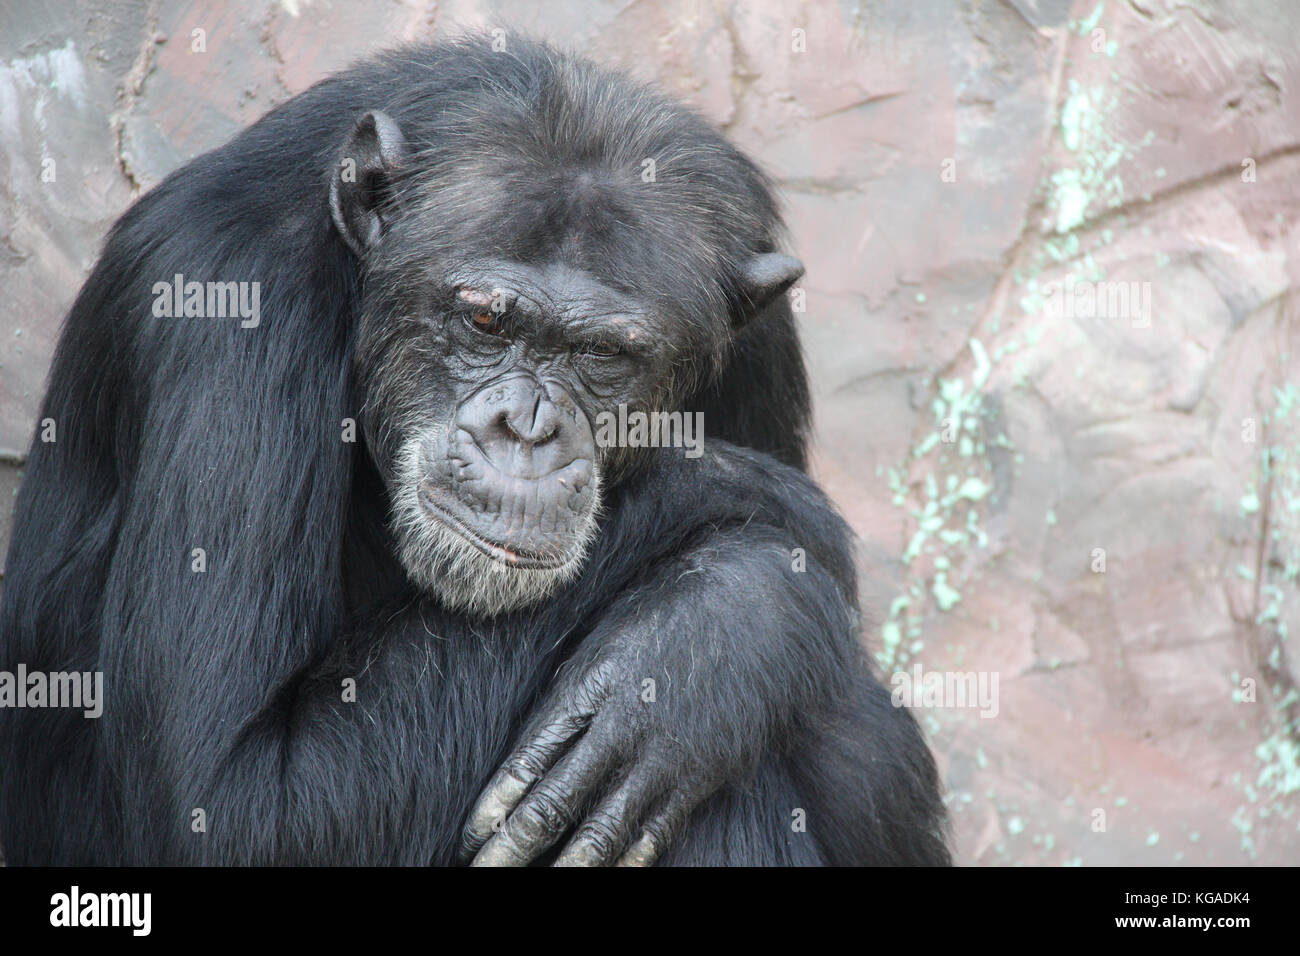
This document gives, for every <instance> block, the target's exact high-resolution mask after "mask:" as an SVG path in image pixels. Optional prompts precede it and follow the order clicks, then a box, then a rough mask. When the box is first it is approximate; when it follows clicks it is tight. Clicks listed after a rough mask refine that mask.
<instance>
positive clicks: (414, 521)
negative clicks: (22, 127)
mask: <svg viewBox="0 0 1300 956" xmlns="http://www.w3.org/2000/svg"><path fill="white" fill-rule="evenodd" d="M780 229H781V227H780V220H779V217H778V214H777V211H776V208H775V206H774V202H773V198H772V194H771V191H770V188H769V185H768V184H767V182H766V181H765V179H764V177H763V176H762V175H761V174H760V173H759V171H758V170H757V169H756V168H755V167H754V165H753V164H751V162H750V161H748V160H747V159H746V158H745V157H744V156H742V155H741V154H740V153H739V152H738V151H737V150H736V149H735V148H734V147H733V146H731V145H730V144H729V143H728V142H727V141H726V140H725V139H724V138H723V137H722V136H721V135H720V134H719V133H718V132H717V131H716V130H715V129H713V128H712V127H711V126H710V125H709V124H707V123H706V122H705V121H703V120H702V119H700V118H699V117H698V116H696V115H695V114H694V113H692V112H690V111H689V110H687V109H685V108H683V107H681V106H678V105H676V104H673V103H672V102H670V101H668V100H666V99H665V98H663V97H662V96H661V95H659V94H657V93H655V92H653V91H652V90H650V89H647V88H644V87H642V86H640V85H637V84H635V83H633V82H631V81H630V80H627V79H625V78H623V77H620V76H618V75H616V74H613V73H610V72H607V71H606V70H604V69H601V68H599V67H597V66H595V65H593V64H591V63H589V62H586V61H583V60H581V59H577V58H574V57H571V56H568V55H565V54H563V53H560V52H557V51H556V50H554V49H552V48H551V47H549V46H547V45H544V44H541V43H536V42H532V41H525V40H522V39H515V38H511V39H510V41H509V43H508V44H507V49H505V50H504V51H501V50H494V49H493V48H492V43H491V42H490V41H489V40H487V39H484V38H478V37H468V38H464V39H462V40H459V41H455V42H444V43H440V44H434V45H418V46H410V47H406V48H403V49H399V50H397V51H395V52H390V53H387V54H384V55H380V56H378V57H375V58H373V59H370V60H369V61H367V62H363V63H361V64H360V65H358V66H356V67H354V68H352V69H350V70H348V71H346V72H344V73H341V74H339V75H337V76H334V77H332V78H329V79H326V80H325V81H323V82H321V83H319V84H318V85H316V86H314V87H312V88H311V89H309V90H307V91H306V92H304V93H303V94H301V95H300V96H297V97H295V98H294V99H292V100H290V101H289V102H287V103H285V104H283V105H282V106H280V107H278V108H277V109H275V110H273V111H271V112H270V113H269V114H267V115H266V116H265V117H264V118H263V119H262V120H260V121H259V122H257V123H256V124H255V125H253V126H252V127H250V128H249V129H247V130H245V131H244V132H243V133H242V134H241V135H239V136H238V137H237V138H236V139H234V140H233V141H232V142H231V143H229V144H228V145H226V146H224V147H222V148H220V149H216V150H214V151H212V152H210V153H207V154H206V155H203V156H200V157H198V158H197V159H195V160H194V161H192V162H190V163H189V164H187V165H186V166H184V167H183V168H181V169H179V170H178V171H176V172H175V173H173V174H172V175H171V176H169V177H168V178H167V179H166V180H165V181H163V182H162V183H161V184H160V185H159V186H157V187H156V188H155V189H153V190H152V191H150V192H149V193H148V194H147V195H145V196H144V197H143V198H141V199H140V200H139V201H138V202H137V203H136V204H135V205H134V206H133V207H132V208H131V209H130V210H129V211H128V212H127V213H126V214H125V215H124V216H123V217H122V219H121V220H120V221H119V222H118V223H117V225H116V226H115V227H114V228H113V230H112V232H111V234H110V235H109V237H108V240H107V244H106V246H105V248H104V251H103V254H102V256H101V258H100V260H99V262H98V264H97V265H96V266H95V268H94V271H93V272H92V274H91V276H90V278H89V279H88V280H87V282H86V284H85V286H84V287H83V288H82V290H81V292H80V294H79V296H78V297H77V299H76V302H75V304H74V305H73V307H72V311H71V314H70V315H69V316H68V319H67V324H66V328H65V330H64V332H63V335H62V338H61V340H60V342H59V345H58V348H57V351H56V354H55V357H54V363H53V368H52V371H51V374H50V380H49V387H48V393H47V395H46V397H45V400H44V405H43V406H42V410H41V412H40V419H41V421H42V423H43V425H44V426H45V428H44V429H43V430H42V431H41V432H40V433H39V434H38V438H37V440H36V441H34V443H33V447H32V452H31V456H30V460H29V464H28V467H27V470H26V475H25V481H24V484H23V488H22V493H21V495H20V498H19V502H18V507H17V518H16V524H15V529H14V535H13V541H12V545H11V550H10V555H9V560H8V579H7V581H6V582H5V588H6V591H5V595H4V606H3V612H2V615H0V668H3V669H4V670H7V671H9V672H14V671H15V668H16V667H17V666H18V665H19V664H22V665H24V666H25V668H26V672H27V673H29V674H30V673H35V672H44V673H49V672H98V673H102V675H103V681H104V698H105V699H104V704H103V713H102V716H100V717H99V718H97V719H87V718H86V717H84V716H83V714H82V712H81V711H80V710H70V709H66V708H62V709H60V708H40V707H24V708H21V709H19V708H12V707H6V708H3V709H0V766H3V768H4V772H3V775H2V776H0V836H2V838H3V843H4V849H5V852H6V854H7V857H8V860H9V862H11V863H15V864H32V863H46V864H72V863H80V864H175V863H179V864H205V863H213V864H271V863H277V864H278V863H298V864H316V863H346V864H451V863H455V862H457V861H461V862H466V861H471V860H472V861H473V862H475V863H479V864H492V863H497V864H501V863H511V864H523V863H534V862H555V863H558V864H582V865H592V864H615V863H618V864H633V865H644V864H649V863H663V864H750V865H753V864H817V863H828V864H846V863H883V864H895V863H897V864H913V863H922V864H930V863H936V864H937V863H946V862H948V851H947V849H946V846H945V840H944V823H943V810H942V804H941V801H940V799H939V794H938V782H937V775H936V772H935V767H934V764H933V761H932V759H931V757H930V754H929V752H928V750H927V748H926V746H925V743H924V741H923V739H922V737H921V734H920V733H919V731H918V729H917V727H916V724H915V722H914V720H913V719H912V717H911V716H910V715H909V714H908V713H907V712H906V711H904V710H899V709H895V708H894V707H892V706H891V704H890V699H889V694H888V692H887V691H886V690H885V689H884V688H883V687H882V686H881V685H880V684H879V683H878V682H877V681H876V680H875V679H874V678H873V677H872V675H871V673H870V671H869V668H868V664H867V661H866V659H865V655H864V652H863V650H862V648H861V645H860V643H859V637H860V631H861V624H860V621H859V615H858V611H857V606H856V597H855V592H856V587H855V574H854V569H853V558H852V548H851V540H850V535H849V533H848V532H847V530H846V527H845V525H844V524H843V522H842V521H841V520H840V519H839V518H838V517H837V516H836V514H835V513H834V511H833V510H832V508H831V507H830V505H829V504H828V502H827V500H826V499H825V497H824V496H823V495H822V493H821V492H820V491H819V490H818V489H817V488H816V487H815V486H814V485H813V484H812V483H811V482H810V481H809V479H808V478H807V476H806V475H805V474H804V471H803V468H804V464H805V444H806V434H807V423H808V407H809V399H808V384H807V381H806V377H805V371H804V367H803V362H802V359H801V356H800V352H799V346H798V341H797V338H796V334H795V328H794V323H793V319H792V316H791V311H790V308H789V306H788V304H787V302H786V297H785V293H786V291H787V290H788V289H789V288H790V287H791V285H792V283H794V282H795V281H796V280H797V279H798V278H799V276H800V275H801V273H802V266H801V265H800V264H799V262H798V261H797V260H796V259H794V258H792V257H791V256H789V255H786V254H784V253H782V252H780V251H779V248H778V247H779V243H780V239H781V235H780ZM647 422H649V423H650V424H649V427H646V423H647ZM701 422H702V424H703V428H704V430H703V432H702V433H701V432H700V431H699V430H698V428H694V427H693V423H701ZM628 423H632V425H631V427H628ZM47 432H48V434H47ZM692 436H693V437H692ZM50 438H52V439H53V440H48V439H50ZM660 439H664V440H660ZM674 444H676V445H677V446H678V447H673V445H674ZM20 692H21V688H20Z"/></svg>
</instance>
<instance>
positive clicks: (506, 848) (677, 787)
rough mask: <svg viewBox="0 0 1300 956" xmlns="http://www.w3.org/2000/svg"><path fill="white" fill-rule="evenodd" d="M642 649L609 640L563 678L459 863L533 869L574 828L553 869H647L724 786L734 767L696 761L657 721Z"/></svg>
mask: <svg viewBox="0 0 1300 956" xmlns="http://www.w3.org/2000/svg"><path fill="white" fill-rule="evenodd" d="M643 649H644V647H643V646H641V645H638V644H637V643H636V642H632V641H628V642H620V643H615V644H614V645H606V646H605V648H604V649H603V651H604V653H603V656H602V657H601V658H600V659H598V660H597V661H596V662H595V663H593V664H590V665H588V666H587V667H585V668H584V669H581V670H578V669H571V670H569V671H568V672H567V673H566V674H564V675H563V676H562V677H561V678H560V681H559V683H558V684H557V685H556V687H555V688H554V689H553V691H552V692H551V694H550V696H549V698H548V699H547V701H546V703H545V704H544V705H543V706H542V708H541V709H540V710H539V711H538V716H537V717H535V718H534V720H533V721H532V722H531V723H530V725H529V726H528V728H527V730H526V731H525V732H524V735H523V738H522V743H521V744H520V745H519V746H518V747H517V748H516V749H515V751H514V753H513V754H511V756H510V758H509V759H508V760H507V761H506V762H505V764H504V765H503V766H502V767H501V769H500V770H499V771H497V773H496V775H495V777H494V778H493V779H492V782H491V783H490V784H489V785H488V788H487V790H486V791H485V792H484V793H483V795H482V796H481V797H480V798H479V801H478V804H477V805H476V806H475V808H474V810H473V812H472V813H471V814H470V817H469V822H468V824H467V825H466V827H465V830H464V833H463V834H462V860H469V859H471V858H472V859H473V864H474V865H475V866H494V865H495V866H512V865H513V866H520V865H524V864H527V863H531V862H533V861H534V860H536V859H537V858H538V857H539V856H541V855H542V854H544V853H546V852H547V851H548V850H549V849H551V848H552V847H553V846H554V845H556V844H557V843H558V842H559V841H560V839H561V838H562V837H565V836H566V835H567V834H569V831H570V830H571V829H572V828H573V827H575V826H576V827H577V829H576V831H574V832H573V833H572V835H571V837H570V838H569V840H568V843H567V845H566V846H565V847H564V849H563V851H562V852H561V853H560V855H559V857H558V859H557V860H556V863H555V865H557V866H607V865H611V864H617V865H620V866H648V865H650V864H652V863H654V862H655V860H656V859H657V858H658V857H659V855H660V854H661V853H662V852H663V850H664V848H665V847H666V846H668V845H669V844H670V842H671V841H672V839H673V836H674V834H676V833H677V832H678V831H679V830H680V829H681V827H682V825H683V824H684V823H685V821H686V819H687V817H689V815H690V813H691V811H692V810H694V809H695V807H696V806H698V805H699V804H700V803H701V802H702V801H703V800H704V799H705V798H707V797H708V796H709V795H711V794H712V793H713V792H714V791H715V790H716V789H717V788H718V787H719V786H720V785H721V784H722V783H724V782H725V780H726V776H727V771H728V770H730V769H731V768H729V767H723V766H718V765H714V766H705V765H703V764H702V763H700V762H699V761H698V760H695V759H692V757H691V755H690V753H689V751H688V750H687V749H686V748H685V747H683V746H682V744H681V743H680V742H678V741H676V740H674V739H672V737H671V736H670V735H669V734H668V733H665V732H664V730H665V728H664V722H662V721H656V719H655V708H656V707H658V706H661V705H660V704H658V703H656V702H655V701H654V699H653V698H654V694H653V692H652V691H651V690H650V687H652V686H653V685H646V686H645V687H644V688H643V681H645V680H646V677H647V676H648V675H646V674H645V672H644V670H643V669H642V668H640V667H639V666H638V660H639V658H640V656H641V655H640V653H639V651H641V650H643ZM646 698H649V699H646ZM476 854H477V855H476Z"/></svg>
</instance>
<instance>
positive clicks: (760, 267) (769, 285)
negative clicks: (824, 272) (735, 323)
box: [740, 252, 803, 322]
mask: <svg viewBox="0 0 1300 956" xmlns="http://www.w3.org/2000/svg"><path fill="white" fill-rule="evenodd" d="M801 275H803V263H802V262H800V261H799V260H798V259H796V258H795V257H794V256H787V255H785V254H784V253H781V252H765V253H762V254H760V255H757V256H754V257H753V258H752V259H750V260H749V261H748V262H746V263H744V264H743V265H742V266H741V267H740V287H741V290H742V291H743V292H744V294H745V297H746V298H747V299H748V302H746V303H745V306H746V307H745V308H744V310H743V312H742V315H741V321H742V322H745V321H748V320H749V319H750V318H752V317H754V316H756V315H758V314H759V313H760V312H762V311H763V310H764V309H766V308H767V307H768V306H769V305H771V304H772V302H773V300H775V299H776V298H777V297H778V296H782V295H785V293H786V290H787V289H789V288H790V286H792V285H794V284H795V283H796V282H797V281H798V280H799V277H800V276H801Z"/></svg>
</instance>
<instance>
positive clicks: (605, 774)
mask: <svg viewBox="0 0 1300 956" xmlns="http://www.w3.org/2000/svg"><path fill="white" fill-rule="evenodd" d="M611 510H612V512H613V515H612V518H611V520H610V523H609V526H608V527H607V528H606V529H605V531H604V534H605V535H607V536H608V537H607V540H605V541H604V543H603V544H602V546H601V549H600V553H599V554H598V555H596V556H593V561H595V562H598V563H599V562H601V561H617V557H616V556H617V555H620V554H642V555H644V554H647V553H648V552H647V551H646V545H645V544H644V543H643V542H641V541H639V540H637V535H638V530H637V529H640V531H639V533H640V534H641V535H646V534H653V535H657V536H662V538H663V541H662V543H661V545H660V550H659V551H658V552H657V553H658V554H659V555H661V557H660V558H659V559H658V560H657V561H654V562H651V563H650V564H649V566H647V567H645V568H644V570H643V572H642V573H641V574H640V576H639V577H638V579H637V580H635V582H634V583H633V584H632V585H631V586H629V587H628V588H626V589H625V590H624V591H622V593H621V594H620V595H619V597H618V598H617V600H616V601H615V602H614V603H613V605H612V606H610V607H609V609H608V611H607V612H605V613H604V614H603V615H602V616H601V617H600V618H599V622H598V623H597V624H596V626H595V627H594V628H593V629H592V630H591V632H590V633H589V634H588V635H587V636H586V638H585V639H584V640H583V641H582V643H581V644H580V645H579V646H578V648H577V649H576V651H575V653H574V654H573V656H572V657H571V658H570V660H569V661H568V663H567V665H566V667H565V668H564V670H563V671H562V673H561V674H560V676H559V678H558V680H557V681H556V683H555V685H554V687H553V688H552V690H551V692H550V694H549V696H548V698H547V699H546V700H545V701H544V703H543V705H542V706H541V707H540V708H539V709H538V710H537V712H536V714H535V717H534V719H533V720H532V721H531V723H530V725H529V727H528V729H527V731H526V732H525V733H524V735H523V737H522V739H521V740H520V742H519V744H518V746H517V747H516V749H515V750H514V752H513V753H512V754H511V756H510V757H509V759H508V760H507V761H506V762H505V764H504V765H503V766H502V768H501V769H500V771H499V772H498V774H497V775H496V777H495V778H494V779H493V781H492V783H491V784H490V785H489V787H488V789H487V790H486V792H485V793H484V795H483V797H482V798H481V800H480V801H479V803H478V805H477V806H476V808H475V811H474V812H473V814H472V815H471V818H470V820H469V822H468V824H467V826H466V829H465V835H464V847H463V853H462V856H463V858H468V857H470V856H474V854H475V853H477V856H474V860H475V863H476V864H483V865H488V864H521V863H527V862H531V861H533V860H535V859H537V858H538V857H540V856H542V855H543V854H544V853H546V852H547V851H548V850H550V849H551V848H552V847H553V846H557V845H559V841H560V840H561V838H563V837H565V835H566V834H568V833H569V832H570V831H571V830H572V828H574V827H576V828H577V829H576V833H575V834H574V835H573V836H572V837H571V839H569V841H568V842H567V845H566V846H565V847H564V849H563V852H562V853H561V854H560V856H559V860H558V862H560V863H565V864H568V863H574V864H602V863H613V862H615V861H618V862H623V863H639V864H644V863H650V862H653V861H654V860H655V859H656V858H657V857H658V856H659V854H661V853H662V852H663V851H664V849H665V848H666V847H667V846H669V845H670V843H671V842H672V841H673V839H674V838H675V836H677V835H678V834H680V833H681V831H682V828H683V826H684V825H685V822H686V820H687V818H688V817H689V815H690V814H691V811H692V810H694V809H695V808H696V807H697V806H699V805H700V804H701V803H702V802H703V801H705V800H706V799H707V798H708V797H710V796H711V795H712V794H713V793H714V792H715V791H716V790H717V789H718V788H719V787H721V786H723V785H724V784H730V783H737V782H743V781H744V780H745V779H747V778H750V777H752V776H753V774H754V773H755V770H756V768H757V767H758V764H759V761H760V760H761V759H762V758H764V757H765V756H768V755H771V754H774V753H777V754H779V753H782V752H784V751H787V750H788V749H789V748H791V747H792V746H794V745H795V743H796V742H797V741H798V740H799V739H800V738H801V737H802V736H803V735H804V733H805V732H807V731H809V730H815V727H816V725H817V724H818V723H819V722H822V721H825V720H827V719H828V715H831V714H833V713H834V712H835V710H836V708H837V707H839V706H842V704H843V702H844V701H846V700H847V699H848V698H849V696H850V688H851V687H852V686H853V685H855V684H856V683H858V682H859V681H861V680H862V679H863V678H864V677H865V670H864V667H865V665H864V663H863V660H862V655H861V648H860V645H859V643H858V629H857V611H856V601H855V596H854V587H853V585H854V580H853V570H852V559H851V553H850V551H849V535H848V531H847V529H846V528H845V526H844V525H843V523H842V522H841V521H840V519H839V518H838V517H837V516H836V515H835V514H834V512H833V510H832V509H831V508H830V506H829V504H828V503H827V502H826V500H825V498H824V497H823V496H822V495H821V493H820V492H819V491H818V490H817V489H816V487H815V486H814V485H813V484H812V483H811V482H810V481H808V479H807V478H806V477H805V476H803V475H802V474H800V473H799V472H797V471H795V470H793V469H790V468H787V467H785V466H783V465H780V464H778V463H777V462H775V461H774V460H772V459H770V458H767V457H766V456H762V455H758V454H756V453H753V452H749V451H746V450H742V449H735V448H732V447H730V446H726V445H723V444H722V443H717V442H715V443H712V444H711V445H710V452H709V454H708V455H707V456H706V457H705V458H703V459H701V460H700V461H698V462H690V461H686V460H681V459H674V458H673V457H672V456H671V455H669V454H667V453H664V454H661V455H660V456H659V457H658V458H657V459H656V462H655V464H654V466H653V467H652V468H651V469H650V470H649V472H648V474H647V475H645V476H643V478H642V479H641V480H640V481H639V482H638V483H634V484H633V485H632V486H630V487H629V488H628V489H627V490H626V492H625V493H624V494H623V495H622V496H621V498H619V499H618V500H617V501H615V502H614V503H613V505H612V509H611ZM646 529H650V530H649V531H647V530H646ZM650 553H656V552H650ZM605 554H609V555H610V557H608V558H605V557H602V556H603V555H605Z"/></svg>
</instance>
